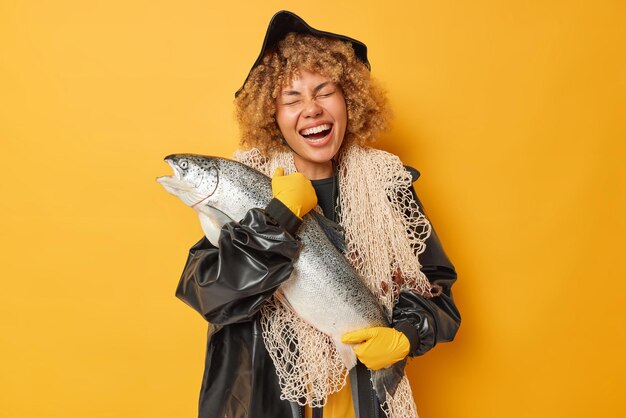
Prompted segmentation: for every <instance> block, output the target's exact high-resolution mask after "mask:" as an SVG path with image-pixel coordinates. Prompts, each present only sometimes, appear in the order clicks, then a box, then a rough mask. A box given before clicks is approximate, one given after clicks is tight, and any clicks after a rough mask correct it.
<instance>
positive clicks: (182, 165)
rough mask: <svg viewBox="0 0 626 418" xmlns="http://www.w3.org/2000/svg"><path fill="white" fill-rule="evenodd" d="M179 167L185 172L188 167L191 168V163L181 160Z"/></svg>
mask: <svg viewBox="0 0 626 418" xmlns="http://www.w3.org/2000/svg"><path fill="white" fill-rule="evenodd" d="M178 166H179V167H180V168H182V169H183V170H186V169H187V167H189V163H188V162H187V160H180V162H179V163H178Z"/></svg>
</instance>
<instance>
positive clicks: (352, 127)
mask: <svg viewBox="0 0 626 418" xmlns="http://www.w3.org/2000/svg"><path fill="white" fill-rule="evenodd" d="M300 70H303V71H309V72H314V73H318V74H320V75H322V76H324V77H326V78H328V79H329V80H331V81H332V82H334V83H336V84H337V85H339V86H340V87H341V90H342V92H343V95H344V97H345V100H346V110H347V114H348V125H347V127H346V134H345V137H344V141H343V146H345V145H348V144H352V143H356V144H359V145H365V144H367V143H371V142H373V141H374V140H375V139H376V138H377V136H378V134H379V133H380V132H382V131H384V130H385V129H386V128H387V126H388V124H389V120H390V118H391V111H390V109H389V105H388V101H387V96H386V94H385V92H384V90H383V89H382V88H381V87H380V86H379V85H378V84H377V83H376V82H375V81H374V80H373V79H372V77H371V76H370V72H369V70H368V68H367V67H366V66H365V64H364V63H363V62H361V61H359V60H358V59H357V58H356V56H355V54H354V50H353V49H352V46H351V45H350V44H349V43H348V42H344V41H340V40H338V39H332V38H320V37H315V36H312V35H303V34H297V33H289V34H288V35H287V36H286V37H285V38H284V39H283V40H282V41H281V42H280V43H279V44H278V48H277V49H276V50H273V51H270V52H268V53H266V54H265V56H264V57H263V60H262V63H261V64H259V65H258V66H257V67H255V68H254V69H253V70H252V71H251V73H250V76H249V77H248V80H247V81H246V83H245V85H244V86H243V89H242V90H241V92H240V94H239V95H238V96H237V98H236V99H235V115H236V118H237V121H238V122H239V128H240V134H241V139H240V144H241V145H242V146H243V147H244V148H251V147H255V148H258V149H259V150H260V151H261V152H262V153H263V154H266V155H271V154H273V153H274V152H281V151H287V150H289V148H288V147H287V146H286V145H284V144H283V141H282V134H281V132H280V129H279V128H278V124H277V123H276V119H275V114H276V98H277V97H278V95H279V94H280V91H281V90H282V88H283V87H284V86H287V85H289V84H290V83H291V81H292V80H293V78H294V77H296V76H297V75H298V72H299V71H300Z"/></svg>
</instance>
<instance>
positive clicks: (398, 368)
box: [371, 360, 406, 404]
mask: <svg viewBox="0 0 626 418" xmlns="http://www.w3.org/2000/svg"><path fill="white" fill-rule="evenodd" d="M405 365H406V360H402V361H399V362H397V363H395V364H392V365H391V366H389V367H385V368H384V369H380V370H372V371H371V374H372V385H373V386H374V392H376V397H377V398H378V400H379V402H380V403H381V404H384V403H385V402H386V400H387V394H389V396H394V395H395V394H396V389H398V385H399V384H400V381H401V380H402V378H403V377H404V366H405Z"/></svg>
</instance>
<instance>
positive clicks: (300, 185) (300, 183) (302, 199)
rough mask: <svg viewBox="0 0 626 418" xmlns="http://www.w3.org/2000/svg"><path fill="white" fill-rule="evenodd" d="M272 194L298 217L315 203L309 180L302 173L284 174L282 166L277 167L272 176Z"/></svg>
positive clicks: (315, 199)
mask: <svg viewBox="0 0 626 418" xmlns="http://www.w3.org/2000/svg"><path fill="white" fill-rule="evenodd" d="M272 194H273V195H274V197H275V198H276V199H278V200H280V201H281V202H282V203H283V204H284V205H285V206H287V207H288V208H289V210H290V211H292V212H293V213H294V214H295V215H296V216H297V217H298V218H300V219H302V217H303V216H304V215H306V214H307V212H309V211H310V210H312V209H313V208H314V207H315V206H316V205H317V195H316V194H315V189H314V188H313V185H312V184H311V180H309V179H307V178H306V177H305V176H304V174H302V173H293V174H289V175H288V176H285V169H284V168H282V167H278V168H277V169H276V171H274V175H273V176H272Z"/></svg>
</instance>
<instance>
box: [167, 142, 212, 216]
mask: <svg viewBox="0 0 626 418" xmlns="http://www.w3.org/2000/svg"><path fill="white" fill-rule="evenodd" d="M165 162H166V163H168V164H169V165H170V167H172V171H173V175H171V176H162V177H159V178H157V182H159V183H160V184H161V185H162V186H163V187H164V188H165V190H167V191H168V192H169V193H171V194H173V195H174V196H176V197H178V198H179V199H180V200H182V201H183V203H185V204H186V205H187V206H191V207H195V206H196V205H198V204H200V203H201V202H204V201H206V200H207V199H210V197H211V196H213V195H214V194H215V192H216V191H217V189H218V187H219V185H220V171H219V159H218V158H214V157H205V156H201V155H194V154H173V155H168V156H167V157H165Z"/></svg>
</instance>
